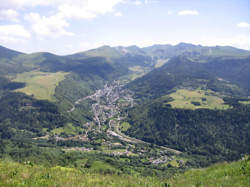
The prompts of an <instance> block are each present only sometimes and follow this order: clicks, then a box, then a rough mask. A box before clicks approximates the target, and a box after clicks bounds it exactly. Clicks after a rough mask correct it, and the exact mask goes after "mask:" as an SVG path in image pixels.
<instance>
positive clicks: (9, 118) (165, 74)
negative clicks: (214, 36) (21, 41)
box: [0, 43, 250, 186]
mask: <svg viewBox="0 0 250 187" xmlns="http://www.w3.org/2000/svg"><path fill="white" fill-rule="evenodd" d="M249 80H250V58H249V51H245V50H241V49H236V48H232V47H222V46H216V47H203V46H199V45H192V44H186V43H181V44H178V45H176V46H172V45H154V46H151V47H147V48H139V47H137V46H129V47H122V46H118V47H109V46H103V47H100V48H97V49H93V50H89V51H86V52H81V53H76V54H72V55H68V56H58V55H54V54H51V53H46V52H42V53H33V54H23V53H19V52H16V51H13V50H9V49H7V48H2V47H0V159H1V161H0V186H1V185H2V186H18V185H19V186H22V185H23V186H41V185H43V186H54V185H58V186H61V185H66V186H67V185H68V186H81V185H83V186H169V185H170V186H181V185H184V182H183V180H182V178H181V179H179V177H183V178H185V179H186V180H187V181H188V183H187V184H188V185H189V184H190V186H192V185H196V186H197V185H199V184H201V185H205V186H206V185H207V184H208V183H212V182H211V177H218V180H216V181H215V182H214V183H212V184H214V185H215V186H216V185H219V184H222V185H226V184H228V185H229V186H230V185H231V184H232V181H235V182H236V184H238V185H239V186H241V185H244V184H247V182H248V181H247V180H246V176H247V175H246V174H245V173H244V172H245V170H244V169H241V168H242V167H241V166H242V165H244V163H243V162H236V163H232V164H230V165H229V164H225V165H223V164H220V165H215V166H212V167H211V168H208V169H204V170H203V169H199V170H194V171H193V170H190V171H188V170H189V169H192V168H200V167H207V166H209V165H211V164H214V163H216V162H222V161H233V160H237V159H240V158H241V157H242V155H247V154H249V151H250V147H249V143H248V142H250V139H249V137H250V136H249V134H250V105H249V101H250V99H249V93H250V86H249ZM9 159H11V160H13V161H8V160H9ZM247 164H248V162H247ZM222 166H223V167H224V166H225V168H227V167H229V168H228V169H226V171H225V172H226V174H225V173H224V174H225V175H226V176H231V178H232V180H231V179H228V177H227V178H226V177H224V175H222V174H221V173H223V172H222V169H221V167H222ZM231 166H232V170H233V171H237V174H236V173H234V172H233V171H231V169H230V168H231ZM239 167H240V169H239ZM244 167H245V165H244ZM217 170H218V172H217ZM184 171H186V172H187V173H185V174H181V173H183V172H184ZM210 171H214V172H215V171H216V172H215V173H218V176H217V175H216V174H215V175H212V174H211V175H208V176H206V177H205V176H204V174H203V173H204V172H206V173H209V172H210ZM242 171H243V172H242ZM241 172H242V173H241ZM194 175H195V176H196V178H195V180H194V181H191V179H190V177H193V176H194ZM63 176H64V177H63ZM173 176H175V177H173ZM210 176H211V177H210ZM209 177H210V178H209ZM128 179H129V180H128ZM240 179H241V181H243V182H242V183H240V182H238V181H240ZM193 182H194V183H193ZM202 182H204V183H202Z"/></svg>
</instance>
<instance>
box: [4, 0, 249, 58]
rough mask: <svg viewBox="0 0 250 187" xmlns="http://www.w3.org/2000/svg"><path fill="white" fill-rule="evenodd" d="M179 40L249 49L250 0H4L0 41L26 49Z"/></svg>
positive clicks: (69, 50)
mask: <svg viewBox="0 0 250 187" xmlns="http://www.w3.org/2000/svg"><path fill="white" fill-rule="evenodd" d="M180 42H186V43H193V44H201V45H206V46H215V45H230V46H234V47H238V48H242V49H248V50H250V0H209V1H207V0H0V45H2V46H5V47H8V48H11V49H15V50H18V51H22V52H26V53H32V52H38V51H46V52H52V53H55V54H58V55H66V54H72V53H76V52H80V51H85V50H88V49H92V48H97V47H100V46H102V45H110V46H120V45H122V46H129V45H138V46H140V47H145V46H150V45H153V44H172V45H176V44H178V43H180Z"/></svg>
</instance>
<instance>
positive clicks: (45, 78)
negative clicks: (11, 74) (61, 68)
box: [13, 71, 68, 101]
mask: <svg viewBox="0 0 250 187" xmlns="http://www.w3.org/2000/svg"><path fill="white" fill-rule="evenodd" d="M67 74H68V73H65V72H56V73H49V72H40V71H31V72H25V73H22V74H18V75H17V76H16V78H15V79H14V80H13V81H15V82H24V83H26V86H25V87H24V88H21V89H17V90H15V91H17V92H23V93H25V94H27V95H33V96H34V97H35V98H36V99H42V100H50V101H55V98H54V94H55V89H56V86H58V84H59V82H61V81H63V80H64V78H65V76H66V75H67Z"/></svg>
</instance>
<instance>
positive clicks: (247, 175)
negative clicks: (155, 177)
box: [169, 158, 250, 187]
mask: <svg viewBox="0 0 250 187" xmlns="http://www.w3.org/2000/svg"><path fill="white" fill-rule="evenodd" d="M169 184H170V185H171V186H185V187H189V186H190V187H191V186H237V187H245V186H250V159H249V158H248V159H246V160H243V161H238V162H233V163H230V164H228V163H220V164H215V165H213V166H211V167H208V168H205V169H193V170H190V171H187V172H185V173H184V174H181V175H177V176H175V177H174V178H172V179H171V180H170V182H169Z"/></svg>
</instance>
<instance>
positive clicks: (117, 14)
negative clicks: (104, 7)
mask: <svg viewBox="0 0 250 187" xmlns="http://www.w3.org/2000/svg"><path fill="white" fill-rule="evenodd" d="M114 15H115V16H117V17H121V16H122V13H121V12H116V13H115V14H114Z"/></svg>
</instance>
